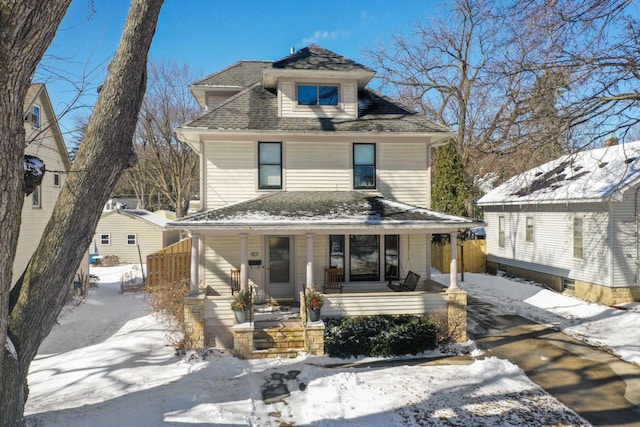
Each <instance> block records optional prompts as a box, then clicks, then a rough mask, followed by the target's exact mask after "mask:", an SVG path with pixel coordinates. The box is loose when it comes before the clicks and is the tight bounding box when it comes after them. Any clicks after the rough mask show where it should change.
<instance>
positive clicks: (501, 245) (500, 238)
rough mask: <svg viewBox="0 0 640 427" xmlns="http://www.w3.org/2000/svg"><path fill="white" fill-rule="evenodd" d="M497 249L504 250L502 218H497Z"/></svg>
mask: <svg viewBox="0 0 640 427" xmlns="http://www.w3.org/2000/svg"><path fill="white" fill-rule="evenodd" d="M498 247H499V248H504V217H503V216H499V217H498Z"/></svg>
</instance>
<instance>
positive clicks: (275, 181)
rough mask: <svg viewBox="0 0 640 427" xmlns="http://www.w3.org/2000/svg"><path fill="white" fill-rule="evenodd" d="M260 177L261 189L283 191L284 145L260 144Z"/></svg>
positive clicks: (276, 143) (259, 186) (275, 143)
mask: <svg viewBox="0 0 640 427" xmlns="http://www.w3.org/2000/svg"><path fill="white" fill-rule="evenodd" d="M258 175H259V176H258V188H259V189H261V190H281V189H282V143H280V142H260V143H259V144H258Z"/></svg>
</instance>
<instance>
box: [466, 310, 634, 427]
mask: <svg viewBox="0 0 640 427" xmlns="http://www.w3.org/2000/svg"><path fill="white" fill-rule="evenodd" d="M467 308H468V319H469V330H468V334H469V337H470V339H473V340H475V341H476V344H477V346H478V347H479V348H481V349H482V350H484V351H485V356H486V357H490V356H495V357H498V358H501V359H507V360H509V361H510V362H512V363H515V364H516V365H518V366H519V367H520V368H521V369H522V370H524V372H525V373H526V374H527V376H528V377H529V378H530V379H531V380H532V381H533V382H535V383H536V384H538V385H539V386H540V387H542V388H543V389H545V391H547V392H548V393H549V394H551V395H552V396H554V397H555V398H556V399H558V400H559V401H560V402H562V403H563V404H565V405H566V406H568V407H569V408H571V409H573V410H574V411H576V412H577V413H578V414H580V415H581V416H582V417H583V418H585V419H586V420H588V421H589V422H590V423H592V424H593V425H594V426H638V425H640V367H638V366H637V365H634V364H632V363H628V362H624V361H622V360H620V359H619V358H617V357H616V356H613V355H611V354H609V353H607V352H605V351H604V350H600V349H598V348H595V347H591V346H589V345H587V344H585V343H583V342H580V341H577V340H575V339H573V338H571V337H569V336H568V335H565V334H563V333H562V332H558V331H555V330H552V329H549V328H547V327H545V326H542V325H539V324H537V323H534V322H532V321H530V320H528V319H525V318H523V317H520V316H517V315H513V314H505V313H504V312H502V311H501V310H500V309H498V308H497V307H495V306H493V305H491V304H487V303H484V302H480V301H478V300H477V299H475V298H469V305H468V306H467Z"/></svg>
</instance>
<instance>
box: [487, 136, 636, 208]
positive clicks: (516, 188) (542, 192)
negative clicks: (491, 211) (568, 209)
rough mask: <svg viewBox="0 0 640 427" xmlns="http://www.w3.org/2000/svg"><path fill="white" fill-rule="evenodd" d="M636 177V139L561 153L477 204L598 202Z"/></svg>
mask: <svg viewBox="0 0 640 427" xmlns="http://www.w3.org/2000/svg"><path fill="white" fill-rule="evenodd" d="M639 179H640V141H636V142H630V143H627V144H620V145H614V146H612V147H603V148H596V149H593V150H584V151H580V152H578V153H574V154H567V155H564V156H562V157H560V158H558V159H556V160H553V161H551V162H548V163H545V164H543V165H541V166H538V167H536V168H533V169H531V170H528V171H526V172H524V173H521V174H520V175H516V176H514V177H512V178H510V179H509V180H507V181H506V182H505V183H503V184H502V185H500V186H498V187H496V188H494V189H493V190H491V191H490V192H488V193H487V194H485V195H484V196H483V197H482V198H481V199H480V200H478V205H502V204H532V203H536V204H537V203H566V202H580V203H581V202H602V201H606V200H608V199H610V198H611V197H615V196H616V194H621V193H623V192H624V191H625V190H626V189H628V188H629V187H631V186H632V185H633V184H635V183H636V182H638V180H639Z"/></svg>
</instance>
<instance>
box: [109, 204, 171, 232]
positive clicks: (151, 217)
mask: <svg viewBox="0 0 640 427" xmlns="http://www.w3.org/2000/svg"><path fill="white" fill-rule="evenodd" d="M117 212H119V213H122V214H125V215H131V216H134V217H136V218H140V219H142V220H144V221H147V222H150V223H152V224H154V225H157V226H159V227H163V228H164V227H166V225H167V223H168V222H169V221H170V220H169V219H167V218H164V217H161V216H160V215H156V214H154V213H153V212H149V211H148V210H145V209H120V210H118V211H117Z"/></svg>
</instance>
